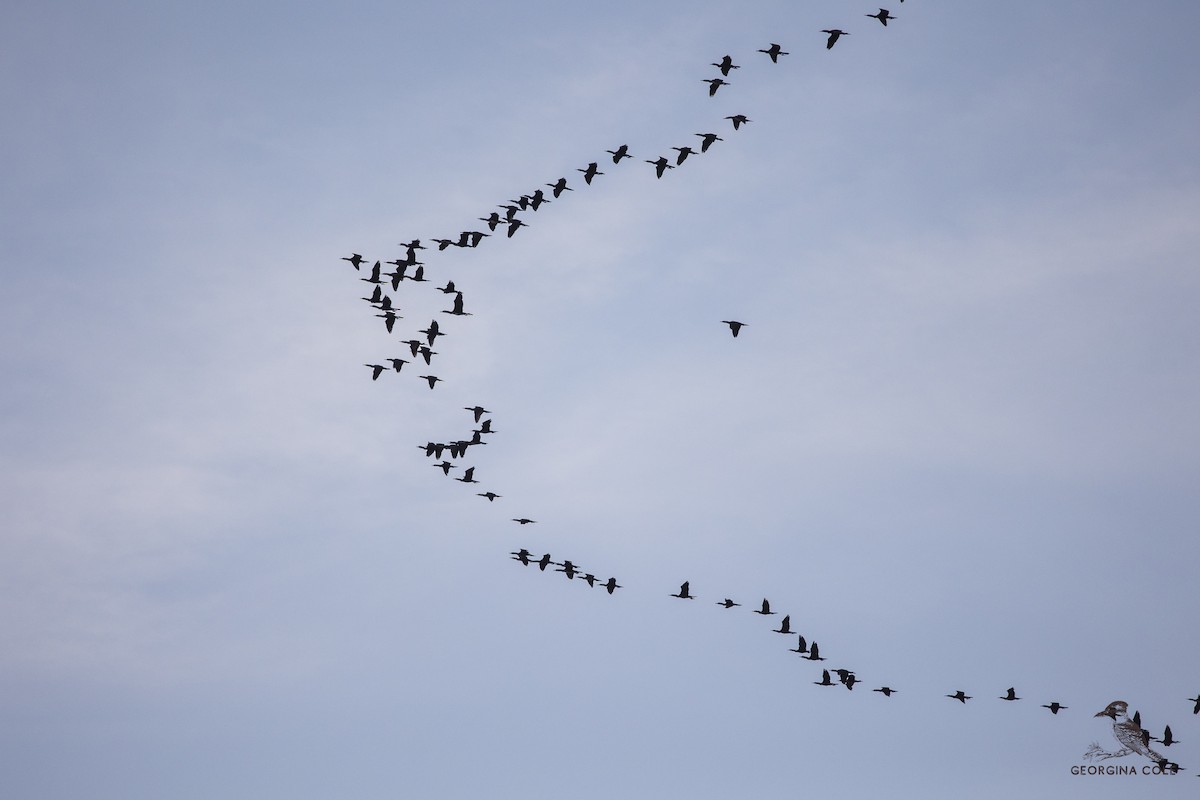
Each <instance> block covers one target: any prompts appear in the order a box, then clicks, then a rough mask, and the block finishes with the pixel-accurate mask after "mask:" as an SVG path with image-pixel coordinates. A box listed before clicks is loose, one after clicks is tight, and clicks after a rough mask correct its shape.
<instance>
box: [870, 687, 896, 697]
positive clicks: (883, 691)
mask: <svg viewBox="0 0 1200 800" xmlns="http://www.w3.org/2000/svg"><path fill="white" fill-rule="evenodd" d="M871 691H872V692H879V693H880V694H882V695H883V696H884V697H891V696H892V694H893V693H895V691H896V690H895V689H893V688H892V687H890V686H880V687H879V688H878V689H872V690H871Z"/></svg>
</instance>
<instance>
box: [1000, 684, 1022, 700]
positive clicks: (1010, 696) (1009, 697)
mask: <svg viewBox="0 0 1200 800" xmlns="http://www.w3.org/2000/svg"><path fill="white" fill-rule="evenodd" d="M1000 699H1001V700H1020V699H1021V698H1019V697H1017V690H1016V689H1014V688H1013V687H1011V686H1010V687H1008V694H1006V695H1004V697H1001V698H1000Z"/></svg>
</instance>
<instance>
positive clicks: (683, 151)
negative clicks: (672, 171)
mask: <svg viewBox="0 0 1200 800" xmlns="http://www.w3.org/2000/svg"><path fill="white" fill-rule="evenodd" d="M671 149H672V150H678V151H679V158H677V159H675V163H676V164H682V163H683V162H684V161H686V160H687V157H688V156H690V155H692V154H693V153H695V152H696V151H695V150H693V149H692V148H690V147H672V148H671Z"/></svg>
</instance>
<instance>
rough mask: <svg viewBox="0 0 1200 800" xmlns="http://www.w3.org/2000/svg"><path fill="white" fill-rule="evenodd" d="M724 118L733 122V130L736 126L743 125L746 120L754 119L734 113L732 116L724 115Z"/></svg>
mask: <svg viewBox="0 0 1200 800" xmlns="http://www.w3.org/2000/svg"><path fill="white" fill-rule="evenodd" d="M725 119H727V120H729V121H730V122H732V123H733V129H734V130H735V131H736V130H737V129H738V128H740V127H742V126H743V125H745V124H746V123H747V122H753V121H754V120H752V119H750V118H749V117H747V116H746V115H745V114H734V115H733V116H731V117H726V118H725Z"/></svg>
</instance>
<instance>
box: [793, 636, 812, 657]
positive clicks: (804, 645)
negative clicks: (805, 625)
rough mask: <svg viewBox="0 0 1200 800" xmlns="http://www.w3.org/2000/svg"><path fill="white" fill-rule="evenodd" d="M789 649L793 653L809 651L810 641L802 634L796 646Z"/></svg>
mask: <svg viewBox="0 0 1200 800" xmlns="http://www.w3.org/2000/svg"><path fill="white" fill-rule="evenodd" d="M789 649H790V651H791V652H793V653H801V654H803V653H807V652H808V642H806V641H804V636H803V635H800V641H798V642H796V646H795V647H792V648H789Z"/></svg>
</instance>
